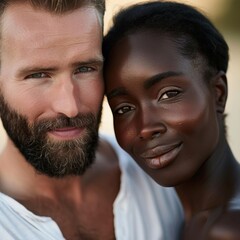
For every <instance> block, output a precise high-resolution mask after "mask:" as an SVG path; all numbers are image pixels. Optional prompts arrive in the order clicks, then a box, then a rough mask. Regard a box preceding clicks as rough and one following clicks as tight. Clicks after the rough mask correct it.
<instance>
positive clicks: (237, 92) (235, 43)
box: [0, 0, 240, 161]
mask: <svg viewBox="0 0 240 240" xmlns="http://www.w3.org/2000/svg"><path fill="white" fill-rule="evenodd" d="M138 2H142V1H141V0H121V1H120V0H106V9H107V11H106V14H105V28H104V32H106V31H107V30H108V28H109V27H110V26H111V24H112V21H111V18H112V16H113V15H114V14H115V13H116V12H118V10H119V9H121V8H122V7H124V6H127V5H130V4H133V3H138ZM178 2H182V3H187V4H190V5H193V6H195V7H197V8H198V9H199V10H200V11H201V12H203V13H204V14H205V15H207V16H208V17H209V18H210V19H211V20H212V22H213V23H214V24H215V26H216V27H217V28H218V29H219V30H220V32H221V33H222V34H223V36H224V37H225V39H226V41H227V42H228V45H229V48H230V62H229V70H228V73H227V76H228V85H229V95H228V102H227V108H226V113H227V115H228V116H227V127H228V140H229V143H230V145H231V147H232V149H233V152H234V154H235V156H236V157H237V159H238V160H239V161H240V144H239V140H238V137H239V136H238V135H240V74H239V71H238V70H239V69H240V64H239V62H240V1H239V0H201V1H199V0H186V1H184V0H181V1H180V0H178ZM100 131H101V132H104V133H108V134H113V133H114V132H113V126H112V116H111V112H110V109H109V107H108V105H107V103H106V100H105V101H104V108H103V117H102V123H101V127H100ZM5 141H6V134H5V132H4V130H3V129H2V126H1V123H0V151H1V149H2V147H3V146H4V144H5Z"/></svg>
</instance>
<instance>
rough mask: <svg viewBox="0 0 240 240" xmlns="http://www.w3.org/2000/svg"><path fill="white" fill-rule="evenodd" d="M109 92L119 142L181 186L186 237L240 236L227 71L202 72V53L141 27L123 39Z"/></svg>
mask: <svg viewBox="0 0 240 240" xmlns="http://www.w3.org/2000/svg"><path fill="white" fill-rule="evenodd" d="M109 58H110V59H111V61H109V62H108V64H107V66H106V75H105V79H106V93H107V96H108V101H109V104H110V107H111V109H112V112H113V117H114V127H115V133H116V137H117V140H118V142H119V144H120V145H121V146H122V148H123V149H125V150H126V151H127V152H128V153H129V154H130V155H132V157H133V158H134V159H135V161H136V162H137V163H138V164H139V166H140V167H141V168H142V169H143V170H144V171H145V172H146V173H148V174H149V175H150V176H151V177H152V178H153V179H154V180H155V181H156V182H157V183H159V184H160V185H163V186H175V188H176V191H177V193H178V195H179V197H180V200H181V202H182V205H183V207H184V211H185V220H186V222H185V223H186V224H185V227H184V230H183V235H182V238H183V239H239V236H240V230H239V229H240V228H239V227H240V221H239V219H240V212H239V211H238V210H234V209H233V208H232V205H231V204H230V201H231V200H233V199H236V198H240V188H239V187H240V179H239V178H240V177H239V176H240V167H239V164H238V162H237V161H236V159H235V158H234V156H233V154H232V152H231V149H230V147H229V145H228V143H227V140H226V137H225V134H224V126H223V113H224V109H225V103H226V99H227V83H226V76H225V73H224V72H221V71H220V72H217V71H215V73H214V74H213V75H212V77H211V79H208V82H206V80H205V79H204V78H203V76H204V74H203V73H204V70H205V68H206V66H205V65H204V62H206V61H204V59H203V58H202V57H201V56H199V57H198V59H197V60H196V59H195V61H194V62H193V61H191V60H190V59H187V58H186V57H184V56H182V55H181V54H180V53H179V51H178V49H177V47H176V45H175V44H174V42H173V41H172V39H171V38H170V37H169V36H166V35H165V36H162V35H160V34H158V33H154V32H152V31H150V30H149V31H147V32H136V33H132V34H130V35H127V36H126V37H124V38H122V39H121V40H120V41H118V42H117V43H116V44H115V45H114V46H113V49H112V50H111V53H110V56H109Z"/></svg>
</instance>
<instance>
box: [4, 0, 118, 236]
mask: <svg viewBox="0 0 240 240" xmlns="http://www.w3.org/2000/svg"><path fill="white" fill-rule="evenodd" d="M2 21H3V23H2V29H3V31H2V46H1V75H0V84H1V91H2V94H3V96H4V97H5V99H6V100H7V103H8V104H9V106H10V107H11V108H12V109H14V110H15V111H17V112H18V113H20V114H22V115H24V116H26V117H27V119H28V122H29V124H32V123H34V122H36V121H39V120H42V119H46V118H55V117H57V116H59V115H64V116H67V117H69V118H72V117H75V116H76V115H77V114H79V113H83V114H84V113H88V112H90V113H92V114H94V115H97V113H98V111H99V109H100V107H101V104H102V99H103V82H102V64H103V59H102V54H101V40H102V27H101V23H100V22H99V16H98V12H97V10H95V9H94V8H93V7H82V8H81V9H77V10H75V11H73V12H71V13H69V14H63V15H54V14H50V13H48V12H46V11H43V10H37V11H36V10H33V9H32V8H31V6H29V5H27V4H16V3H15V4H13V5H11V6H9V7H8V8H7V10H6V12H5V14H4V17H3V20H2ZM16 23H17V24H16ZM86 23H87V24H86ZM43 26H44V27H43ZM13 46H14V47H13ZM89 92H91V94H90V95H89ZM85 134H86V132H85V128H84V127H82V128H77V127H69V128H68V127H66V128H58V129H55V130H53V131H49V132H48V133H47V137H48V138H49V139H50V140H51V141H56V142H59V141H68V140H73V139H75V138H78V137H81V136H84V135H85ZM114 159H116V155H115V153H114V151H113V150H112V149H111V147H110V146H109V145H108V144H107V143H105V142H103V141H100V144H99V147H98V151H97V154H96V161H95V164H94V165H93V167H92V168H91V169H90V170H88V171H87V172H86V174H84V175H83V176H68V177H64V178H62V179H57V178H50V177H48V176H45V175H43V174H37V173H36V171H35V170H34V168H33V167H32V166H31V165H29V164H28V163H27V162H26V160H25V159H24V157H23V156H22V155H21V154H20V152H19V151H18V149H17V148H16V147H15V145H14V144H13V142H12V141H11V140H10V139H8V140H7V144H6V147H5V149H4V150H3V152H2V154H1V156H0V164H1V168H0V190H1V192H3V193H5V194H7V195H9V196H10V197H13V198H15V199H16V200H17V201H19V202H20V203H22V204H23V205H24V206H25V207H26V208H28V209H29V210H31V211H32V212H33V213H35V214H37V215H40V216H49V217H51V218H52V219H53V220H55V221H56V222H57V224H58V225H59V227H60V229H61V231H62V233H63V235H64V237H65V238H67V239H82V238H89V239H104V240H105V239H114V227H113V213H112V204H113V201H114V199H115V197H116V195H117V193H118V190H119V176H120V171H119V167H118V163H117V160H116V161H114ZM109 182H111V183H112V184H111V188H106V185H107V184H108V183H109ZM99 206H101V208H99ZM102 219H104V221H102Z"/></svg>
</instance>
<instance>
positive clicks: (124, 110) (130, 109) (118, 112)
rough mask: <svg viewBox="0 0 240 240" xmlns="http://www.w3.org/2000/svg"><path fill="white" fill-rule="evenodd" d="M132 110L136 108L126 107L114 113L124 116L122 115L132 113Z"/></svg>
mask: <svg viewBox="0 0 240 240" xmlns="http://www.w3.org/2000/svg"><path fill="white" fill-rule="evenodd" d="M132 110H134V107H132V106H124V107H120V108H118V109H116V110H115V111H114V113H115V114H118V115H122V114H124V113H127V112H130V111H132Z"/></svg>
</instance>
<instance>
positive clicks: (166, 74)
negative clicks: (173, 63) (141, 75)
mask: <svg viewBox="0 0 240 240" xmlns="http://www.w3.org/2000/svg"><path fill="white" fill-rule="evenodd" d="M181 75H183V73H182V72H174V71H169V72H164V73H159V74H156V75H154V76H153V77H150V78H149V79H147V80H146V81H145V82H144V88H145V89H149V88H150V87H152V86H153V85H154V84H156V83H158V82H160V81H162V80H163V79H165V78H169V77H174V76H181Z"/></svg>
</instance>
